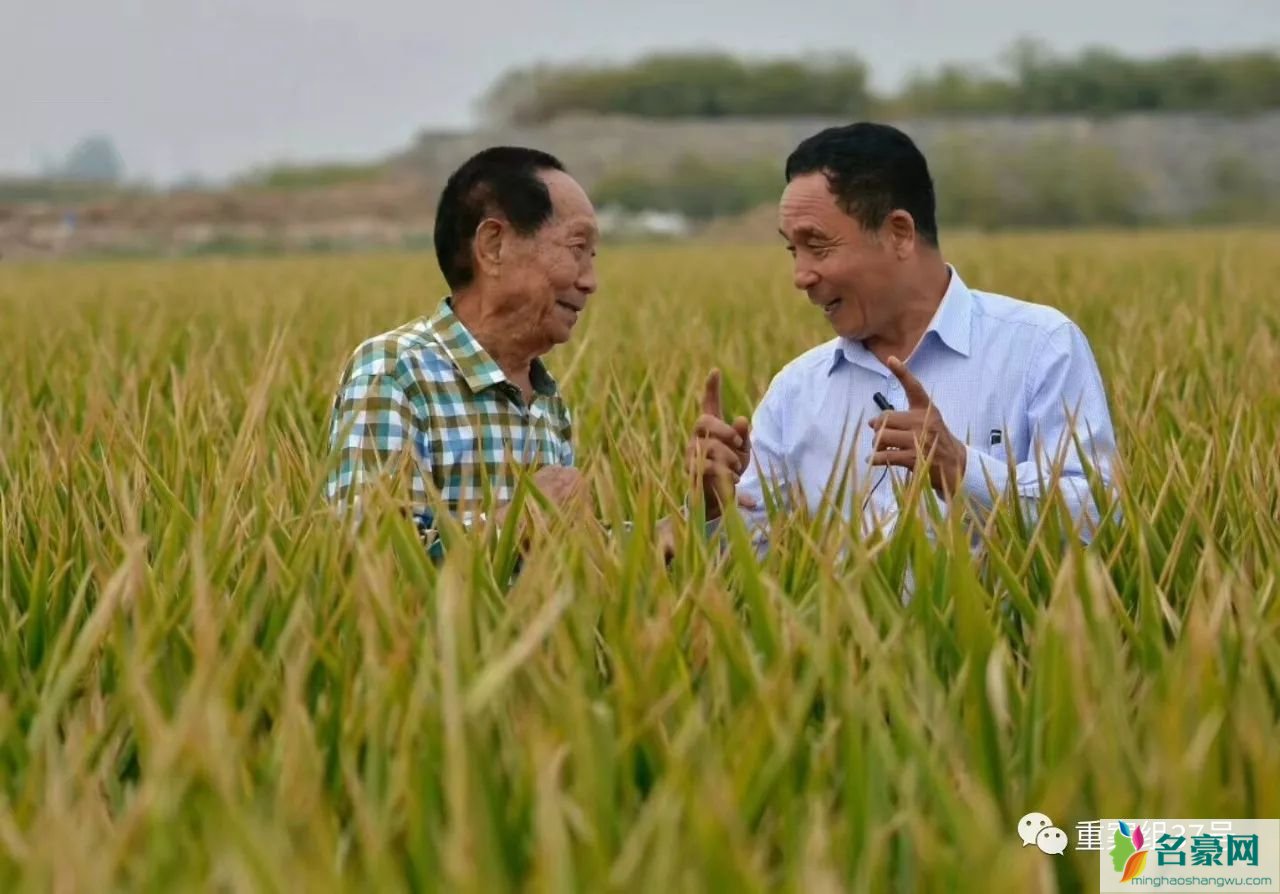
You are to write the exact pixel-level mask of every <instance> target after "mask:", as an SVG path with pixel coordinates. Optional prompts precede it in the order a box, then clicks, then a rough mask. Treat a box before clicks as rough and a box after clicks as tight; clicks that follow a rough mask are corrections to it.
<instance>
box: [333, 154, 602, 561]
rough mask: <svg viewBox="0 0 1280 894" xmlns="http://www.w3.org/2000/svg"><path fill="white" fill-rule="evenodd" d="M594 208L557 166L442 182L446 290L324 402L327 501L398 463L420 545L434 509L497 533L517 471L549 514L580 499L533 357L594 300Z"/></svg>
mask: <svg viewBox="0 0 1280 894" xmlns="http://www.w3.org/2000/svg"><path fill="white" fill-rule="evenodd" d="M596 239H597V227H596V217H595V211H594V209H593V208H592V206H591V202H590V200H589V199H588V198H587V195H586V193H585V192H583V190H582V187H580V186H579V185H578V183H577V182H576V181H575V180H574V179H573V178H572V177H570V176H569V175H568V174H567V173H565V170H564V166H563V165H562V164H561V163H560V162H559V161H558V160H557V159H556V158H554V157H553V156H551V155H548V154H546V153H545V152H538V151H536V150H533V149H523V148H514V147H497V148H491V149H486V150H484V151H482V152H480V153H478V154H477V155H475V156H474V157H472V158H471V159H469V160H468V161H467V162H466V163H465V164H463V165H462V167H460V168H459V169H458V170H457V171H456V172H455V173H454V174H453V176H451V177H450V178H449V181H448V183H447V184H446V186H445V188H444V191H443V193H442V194H441V196H440V201H439V206H438V208H437V212H436V222H435V249H436V257H437V260H438V261H439V264H440V269H441V271H442V272H443V273H444V278H445V281H446V282H447V283H448V286H449V289H450V292H451V294H450V296H449V297H447V298H445V299H444V300H443V301H442V302H441V303H440V305H439V307H438V308H437V309H436V311H435V313H434V314H432V315H431V316H424V317H420V318H418V319H416V320H413V321H411V322H408V323H405V324H404V325H403V326H401V327H399V328H398V329H393V330H392V331H390V332H386V333H383V334H381V335H378V336H375V337H373V338H370V339H368V340H367V341H365V342H364V343H363V344H361V345H360V346H359V347H358V348H357V349H356V350H355V353H354V354H353V356H352V357H351V359H350V361H349V362H348V363H347V366H346V369H345V371H344V372H343V375H342V380H341V383H340V385H339V389H338V395H337V399H336V401H335V403H334V406H333V416H332V424H331V446H332V448H333V450H334V452H335V453H337V454H338V455H337V457H336V465H335V467H334V469H333V471H332V473H331V475H330V477H329V480H328V496H329V498H330V499H331V500H332V501H334V502H339V503H347V502H350V501H353V500H355V498H356V497H357V496H358V495H359V492H360V490H361V489H362V488H363V487H365V486H367V485H369V484H371V483H373V482H374V481H376V480H377V479H379V478H380V477H381V476H384V475H388V474H390V473H392V472H393V471H395V470H396V469H397V468H398V467H400V466H402V465H403V466H405V467H407V468H406V469H405V471H406V473H407V475H408V480H409V491H410V492H409V502H410V504H411V508H412V511H413V512H414V514H415V516H416V518H417V520H418V524H419V528H420V530H421V532H422V533H423V536H424V539H425V540H426V541H427V542H428V543H429V544H430V545H431V547H432V550H433V553H434V554H436V555H438V554H439V541H438V538H437V537H436V532H435V521H436V520H435V517H434V515H433V513H432V508H431V507H433V506H440V505H443V506H444V507H445V508H446V509H447V510H448V511H449V512H450V513H452V514H454V515H456V516H457V517H458V518H459V520H460V521H461V522H462V523H463V524H464V525H470V524H473V523H475V522H477V521H482V520H484V519H486V518H487V517H488V515H489V514H492V516H493V520H494V521H495V522H496V523H498V524H501V522H502V520H503V517H504V516H505V514H506V512H507V508H508V505H509V501H510V499H511V497H512V494H513V492H514V489H515V484H516V476H517V474H518V470H519V468H520V467H527V468H533V469H536V470H537V471H536V472H535V473H534V475H533V483H534V484H535V485H537V487H538V488H539V490H541V491H542V492H543V494H545V495H546V496H547V497H549V498H550V499H551V500H552V501H553V502H556V503H559V504H565V503H568V502H570V501H572V500H575V499H578V498H580V496H581V494H582V490H583V488H582V479H581V476H580V475H579V473H578V472H577V471H576V470H575V469H574V468H573V461H574V457H573V445H572V440H571V423H570V417H569V410H568V407H566V406H565V404H564V401H563V400H562V399H561V396H560V392H559V390H558V389H557V387H556V382H555V380H554V379H552V377H551V376H550V375H549V374H548V373H547V370H546V368H545V367H544V366H543V365H542V361H541V360H540V359H539V358H540V357H541V356H542V355H544V354H545V353H547V352H548V351H549V350H551V349H552V348H553V347H554V346H556V345H558V344H562V343H563V342H565V341H567V340H568V339H569V337H570V335H571V333H572V332H573V327H574V324H575V323H576V322H577V321H578V316H579V315H580V314H581V313H582V312H583V310H584V309H585V308H586V306H587V301H588V299H589V298H590V296H591V294H592V293H593V292H595V290H596V275H595V270H594V266H593V264H594V262H593V258H594V257H595V253H596V252H595V248H596Z"/></svg>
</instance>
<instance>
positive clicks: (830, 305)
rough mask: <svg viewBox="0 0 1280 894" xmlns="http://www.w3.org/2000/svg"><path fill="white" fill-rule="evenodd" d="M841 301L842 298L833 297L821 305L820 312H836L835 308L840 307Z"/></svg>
mask: <svg viewBox="0 0 1280 894" xmlns="http://www.w3.org/2000/svg"><path fill="white" fill-rule="evenodd" d="M843 301H844V299H843V298H835V299H833V300H832V301H829V302H827V303H826V304H824V305H822V312H823V313H824V314H826V315H827V316H831V315H832V314H833V313H835V312H836V310H837V309H838V308H839V307H840V304H841V302H843Z"/></svg>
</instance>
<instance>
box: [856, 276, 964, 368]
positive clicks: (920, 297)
mask: <svg viewBox="0 0 1280 894" xmlns="http://www.w3.org/2000/svg"><path fill="white" fill-rule="evenodd" d="M950 284H951V272H950V271H949V270H948V269H947V265H946V263H945V262H944V261H943V260H942V255H940V254H937V253H934V254H933V257H931V258H929V259H928V260H923V261H922V262H921V264H920V265H919V267H918V268H917V271H916V272H915V274H914V275H913V276H911V277H910V278H909V279H908V280H907V281H906V282H905V283H904V288H903V291H902V292H901V293H900V294H899V296H898V297H897V299H896V304H897V307H898V313H897V314H896V316H895V317H894V319H893V320H891V321H890V322H889V325H888V326H886V327H885V330H884V331H883V332H881V333H879V334H877V335H873V336H871V337H870V338H868V339H867V340H866V341H865V342H864V343H863V344H864V345H865V346H866V348H867V350H869V351H871V352H872V353H873V354H875V355H876V356H877V357H879V358H880V360H881V361H884V360H887V359H888V358H889V357H897V358H898V359H899V360H902V361H906V359H907V358H908V357H910V356H911V354H912V352H913V351H915V349H916V345H918V344H919V343H920V339H921V338H923V337H924V333H925V330H927V329H928V328H929V323H930V322H932V321H933V318H934V316H935V315H936V314H937V312H938V307H939V306H940V305H941V304H942V299H943V297H944V296H945V295H946V294H947V287H948V286H949V285H950Z"/></svg>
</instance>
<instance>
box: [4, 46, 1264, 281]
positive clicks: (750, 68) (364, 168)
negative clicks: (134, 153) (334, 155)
mask: <svg viewBox="0 0 1280 894" xmlns="http://www.w3.org/2000/svg"><path fill="white" fill-rule="evenodd" d="M870 74H871V73H870V72H869V70H868V67H867V66H866V65H865V64H864V63H863V62H862V61H861V60H860V59H859V58H857V57H856V56H852V55H847V54H833V55H825V56H823V55H818V56H808V57H803V58H791V59H758V58H757V59H753V58H745V57H740V56H734V55H730V54H727V53H722V52H683V53H670V52H669V53H658V54H653V55H649V56H645V57H642V58H639V59H636V60H633V61H631V62H627V63H612V64H596V63H591V64H588V63H579V64H569V65H554V66H549V65H537V66H533V67H528V68H516V69H513V70H511V71H509V72H508V73H507V74H505V75H503V76H501V77H500V78H499V79H498V80H497V81H496V82H495V83H494V84H493V86H492V87H491V89H490V90H489V91H488V92H487V93H486V94H485V95H484V96H483V98H482V100H481V102H480V105H481V109H482V111H483V114H484V123H483V124H482V125H481V126H480V127H478V128H476V129H473V130H469V131H439V130H424V131H421V132H420V133H419V134H418V136H417V137H416V139H415V140H414V141H413V142H412V143H411V144H410V145H409V146H407V147H405V148H404V149H403V150H401V151H399V152H397V153H394V154H392V155H390V156H387V157H384V158H380V159H369V160H365V161H360V160H357V161H350V160H347V161H342V162H324V163H297V162H289V161H284V162H278V163H269V164H262V165H259V166H257V167H254V168H253V169H251V170H249V171H246V172H244V173H242V174H241V175H239V176H237V177H235V178H232V179H231V180H230V181H228V182H223V183H208V182H200V181H196V180H193V181H191V182H183V183H177V184H171V185H170V186H168V187H165V188H158V187H156V186H154V185H150V184H147V183H145V182H138V181H136V180H131V179H129V176H128V168H127V165H126V161H125V159H123V158H122V157H121V155H120V153H119V152H118V151H117V150H116V148H115V146H114V144H113V143H112V141H111V139H110V137H109V136H108V135H106V134H100V133H95V134H91V135H89V136H87V137H85V138H84V139H83V140H81V141H80V142H79V143H78V144H76V145H74V146H73V147H72V148H71V149H70V150H69V151H68V152H67V153H66V155H65V157H64V158H62V159H59V160H55V161H52V162H50V163H49V164H48V165H47V166H46V170H45V173H44V176H42V177H38V178H7V179H6V178H4V177H3V176H0V258H8V257H22V256H31V255H35V256H43V255H63V254H81V255H83V254H98V255H102V254H117V255H118V254H126V255H138V254H152V253H168V254H208V253H229V252H231V251H232V250H233V249H234V252H235V253H245V252H249V253H253V252H257V251H269V252H272V253H276V252H282V251H283V252H287V251H338V250H349V249H355V248H371V247H380V248H414V249H417V248H421V247H423V246H425V245H429V243H430V233H431V226H432V220H431V216H432V213H433V210H434V204H435V197H436V196H437V195H438V193H439V190H440V188H441V187H442V186H443V183H444V180H445V178H446V177H447V176H448V174H449V172H450V171H452V170H453V169H454V168H455V167H456V166H457V165H458V164H459V163H460V162H461V161H462V160H463V159H465V158H467V157H468V156H470V155H471V154H472V153H474V152H476V151H478V150H479V149H481V148H484V147H485V146H490V145H495V144H503V143H505V144H519V145H530V146H537V147H539V148H543V149H546V150H548V151H551V152H553V153H555V154H557V155H559V156H560V157H561V158H562V159H563V160H564V161H565V162H566V164H567V165H568V166H569V169H570V170H571V171H572V172H573V173H574V174H575V175H576V176H577V177H578V178H579V179H580V180H581V181H582V182H583V184H584V185H585V186H586V187H587V189H588V190H589V191H590V192H591V194H592V197H593V198H594V200H595V201H596V204H597V207H598V208H599V209H600V210H601V211H602V224H603V225H604V227H605V228H606V231H607V235H608V236H609V237H610V238H612V239H615V240H623V239H635V238H646V239H657V238H672V237H676V238H680V237H684V236H686V235H689V234H696V233H699V232H703V231H704V230H706V229H708V228H710V229H711V230H712V232H713V233H715V234H718V235H719V236H720V237H722V238H729V239H731V240H736V241H758V240H759V239H761V238H766V239H772V238H773V231H774V227H773V224H772V212H771V210H770V209H771V208H772V206H774V205H775V203H776V201H777V197H778V195H779V193H780V191H781V188H782V185H783V177H782V165H783V160H784V159H785V157H786V154H787V153H788V152H789V151H790V150H791V148H793V147H794V146H795V145H796V143H798V142H799V141H800V140H801V139H803V138H804V137H805V136H808V135H810V134H812V133H814V132H816V131H817V130H819V129H820V128H822V127H825V126H829V125H832V124H839V123H845V122H848V121H852V120H858V119H867V118H870V119H876V120H884V121H889V122H891V123H894V124H897V125H898V126H900V127H902V128H903V129H904V130H906V131H907V133H909V134H910V135H911V136H912V137H913V139H915V140H916V141H917V143H919V144H920V146H921V148H922V149H923V150H924V152H925V154H926V156H927V157H928V159H929V163H930V167H931V169H932V171H933V173H934V176H935V180H936V183H937V191H938V197H939V218H940V222H941V224H942V226H943V227H944V228H964V229H977V230H1013V229H1029V228H1076V227H1140V226H1164V227H1168V226H1199V225H1218V224H1224V225H1225V224H1230V225H1239V224H1247V225H1266V224H1271V223H1275V222H1277V221H1280V151H1278V150H1280V52H1277V51H1276V50H1275V49H1259V50H1250V51H1238V52H1231V53H1216V54H1209V53H1201V52H1179V53H1173V54H1167V55H1164V56H1158V57H1151V58H1132V57H1128V56H1125V55H1122V54H1120V53H1117V52H1115V51H1112V50H1108V49H1103V48H1094V49H1087V50H1084V51H1081V52H1079V53H1076V54H1074V55H1061V54H1058V53H1055V52H1053V51H1052V50H1051V49H1049V48H1048V47H1047V46H1045V45H1044V44H1043V43H1040V42H1036V41H1033V40H1024V41H1021V42H1019V43H1017V44H1015V45H1014V46H1012V47H1010V48H1009V49H1008V50H1007V51H1006V52H1004V53H1003V54H1001V56H1000V58H999V59H997V60H994V61H993V63H992V64H991V65H989V66H975V65H965V64H959V63H945V64H941V65H940V66H938V67H936V68H935V69H933V70H930V71H919V72H916V73H915V74H914V75H913V76H911V77H909V78H907V79H906V81H905V83H903V85H902V87H901V89H899V90H898V91H897V92H895V93H892V94H887V93H877V92H876V91H875V90H874V89H873V88H872V86H871V83H872V79H871V77H870ZM637 222H638V223H637Z"/></svg>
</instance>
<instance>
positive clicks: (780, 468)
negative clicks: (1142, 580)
mask: <svg viewBox="0 0 1280 894" xmlns="http://www.w3.org/2000/svg"><path fill="white" fill-rule="evenodd" d="M948 270H949V271H950V275H951V278H950V282H949V284H948V287H947V291H946V294H945V295H944V296H943V299H942V303H941V305H940V306H939V307H938V311H937V313H936V314H935V315H934V319H933V321H932V322H931V323H930V324H929V328H928V329H927V330H926V332H925V334H924V337H923V338H922V339H921V341H920V343H919V345H918V346H917V347H916V349H915V351H914V352H913V354H912V355H911V357H910V358H908V359H907V361H906V363H907V367H908V369H910V371H911V372H912V374H913V375H915V377H916V378H917V379H919V380H920V382H921V383H922V384H923V385H924V387H925V389H926V390H927V391H928V392H929V394H930V397H931V398H932V400H933V402H934V405H935V406H936V407H937V409H938V410H939V411H940V412H941V414H942V418H943V421H944V422H945V423H946V425H947V428H948V429H949V430H950V431H951V433H952V434H953V435H955V436H956V437H957V438H959V439H961V440H962V441H964V442H965V443H966V445H967V450H968V457H967V460H966V463H965V476H964V491H965V494H966V495H967V497H968V498H969V501H970V504H971V505H972V506H973V507H974V508H975V509H976V510H978V511H979V512H980V513H981V512H985V511H989V510H990V509H991V507H992V506H993V504H994V501H995V499H996V498H998V497H999V496H1000V495H1012V494H1016V495H1017V496H1018V497H1019V498H1021V499H1022V500H1023V501H1025V502H1028V503H1030V504H1032V505H1031V507H1030V508H1031V509H1032V510H1033V511H1034V509H1035V505H1034V504H1036V503H1037V502H1038V500H1039V499H1041V498H1042V496H1043V494H1042V493H1041V480H1042V478H1043V480H1046V481H1048V480H1051V479H1053V478H1054V476H1053V470H1054V469H1055V461H1058V462H1060V464H1061V475H1060V476H1059V477H1058V478H1057V479H1056V486H1057V487H1058V488H1060V490H1061V491H1062V494H1063V496H1064V498H1065V501H1066V504H1067V506H1068V507H1069V508H1070V510H1071V512H1072V515H1073V516H1074V517H1075V519H1076V521H1077V524H1078V525H1079V526H1080V528H1081V534H1082V536H1083V537H1084V538H1085V539H1088V538H1089V537H1090V536H1091V531H1092V528H1093V526H1095V525H1096V523H1097V521H1098V507H1096V506H1095V505H1094V502H1093V499H1092V497H1091V495H1090V490H1089V484H1088V482H1087V481H1086V477H1085V466H1084V463H1083V462H1082V460H1081V456H1080V451H1078V450H1077V449H1076V444H1075V441H1074V440H1073V439H1076V440H1078V442H1079V446H1080V448H1081V449H1082V450H1083V452H1084V456H1085V457H1088V459H1089V462H1090V464H1092V465H1094V466H1095V468H1096V471H1097V473H1098V474H1099V476H1100V477H1101V478H1102V479H1103V480H1104V482H1105V483H1106V485H1107V487H1108V488H1110V487H1111V484H1112V472H1113V457H1114V452H1115V434H1114V432H1113V430H1112V425H1111V416H1110V413H1109V411H1108V408H1107V398H1106V394H1105V391H1104V390H1103V385H1102V377H1101V376H1100V375H1099V372H1098V367H1097V364H1096V363H1095V361H1094V357H1093V353H1092V351H1091V350H1090V348H1089V343H1088V341H1087V340H1086V339H1085V336H1084V334H1083V333H1082V332H1081V331H1080V329H1079V327H1078V326H1076V324H1075V323H1073V322H1072V321H1071V320H1070V319H1068V318H1067V317H1066V316H1065V315H1063V314H1062V313H1061V312H1060V311H1058V310H1055V309H1053V308H1051V307H1046V306H1043V305H1038V304H1030V303H1028V302H1025V301H1018V300H1015V299H1013V298H1008V297H1005V296H1003V295H996V294H992V293H990V292H979V291H976V290H974V289H970V288H968V287H967V286H966V285H965V284H964V281H963V280H961V278H960V275H959V274H958V273H957V272H956V271H955V269H954V268H952V267H950V266H948ZM877 391H879V392H881V393H883V394H884V395H885V396H886V397H887V398H888V399H889V401H890V402H891V403H892V404H893V405H894V407H895V408H896V409H899V410H905V409H906V408H907V397H906V395H905V394H904V393H903V389H902V385H901V383H899V382H898V380H897V378H896V377H895V376H894V375H893V373H892V372H890V371H889V369H888V367H886V366H885V365H884V364H883V363H881V362H880V361H879V360H878V359H877V358H876V356H875V355H874V354H872V353H871V352H870V351H869V350H867V349H866V348H865V347H863V345H862V344H861V343H860V342H855V341H850V340H848V339H845V338H835V339H833V340H831V341H829V342H826V343H825V344H822V345H819V346H818V347H816V348H813V349H812V350H810V351H807V352H806V353H804V354H802V355H801V356H799V357H797V358H796V359H795V360H793V361H791V362H790V363H788V364H787V365H786V366H785V367H784V368H783V369H782V371H781V372H779V373H778V374H777V376H775V377H774V379H773V381H772V383H771V384H770V386H769V389H768V391H767V392H766V393H765V396H764V397H763V399H762V400H761V401H760V404H759V405H758V407H757V408H756V412H755V416H754V419H753V420H752V434H751V446H752V450H753V453H754V459H753V462H752V464H751V466H750V467H749V468H748V470H747V472H746V473H745V474H744V475H743V478H742V481H741V482H740V483H739V485H738V490H739V492H740V493H745V494H747V495H750V496H752V497H754V498H755V499H756V501H757V503H758V504H759V505H760V506H761V507H763V506H764V501H763V499H762V490H763V489H764V488H763V486H762V485H763V484H764V483H766V482H767V483H768V484H769V485H770V487H771V488H776V489H777V490H776V496H777V497H778V498H780V499H781V500H782V503H783V508H784V509H786V508H794V506H795V501H796V500H797V499H802V500H804V501H805V503H807V505H808V508H809V510H810V511H817V510H818V509H819V507H820V505H821V504H822V502H823V499H824V493H826V492H827V488H828V485H829V484H830V483H831V482H832V480H833V476H834V477H835V479H836V480H837V484H838V480H839V478H840V476H844V475H846V474H847V475H848V478H847V481H848V484H849V486H848V488H847V491H846V493H845V498H844V503H843V505H842V506H841V509H842V511H843V512H844V514H845V517H846V518H848V519H851V520H852V519H853V518H854V515H855V510H857V511H861V513H862V523H863V529H864V531H869V530H871V529H873V528H875V527H880V528H881V529H882V530H883V529H888V528H890V527H892V525H893V524H894V522H895V520H896V518H897V516H898V512H899V506H898V500H897V496H896V494H895V492H894V487H893V483H892V482H890V481H889V480H887V478H883V477H882V476H884V475H886V474H887V475H889V476H893V477H895V478H897V479H898V482H899V483H901V484H905V482H906V479H907V476H908V475H909V472H907V470H906V469H902V468H897V467H888V472H887V473H886V471H885V470H886V467H882V466H875V467H872V466H869V465H868V460H869V458H870V456H871V454H872V452H873V450H872V443H873V439H874V437H875V433H874V432H873V431H872V430H871V429H870V428H869V427H868V426H867V422H869V421H870V420H871V419H872V418H874V417H875V416H877V415H878V414H879V412H880V411H879V410H878V409H877V408H876V405H875V404H874V402H873V401H872V395H873V394H874V393H875V392H877ZM1010 459H1012V461H1013V468H1012V471H1011V469H1010ZM831 492H832V493H835V492H836V491H834V490H832V491H831ZM868 494H870V497H869V498H868ZM855 503H856V506H855ZM864 504H865V509H864V508H863V507H864ZM746 515H747V518H748V522H749V523H750V524H753V525H754V526H755V527H756V528H757V531H758V532H761V533H764V532H765V530H766V528H765V525H766V519H765V514H764V510H763V508H760V509H757V510H754V511H751V512H747V513H746Z"/></svg>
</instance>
